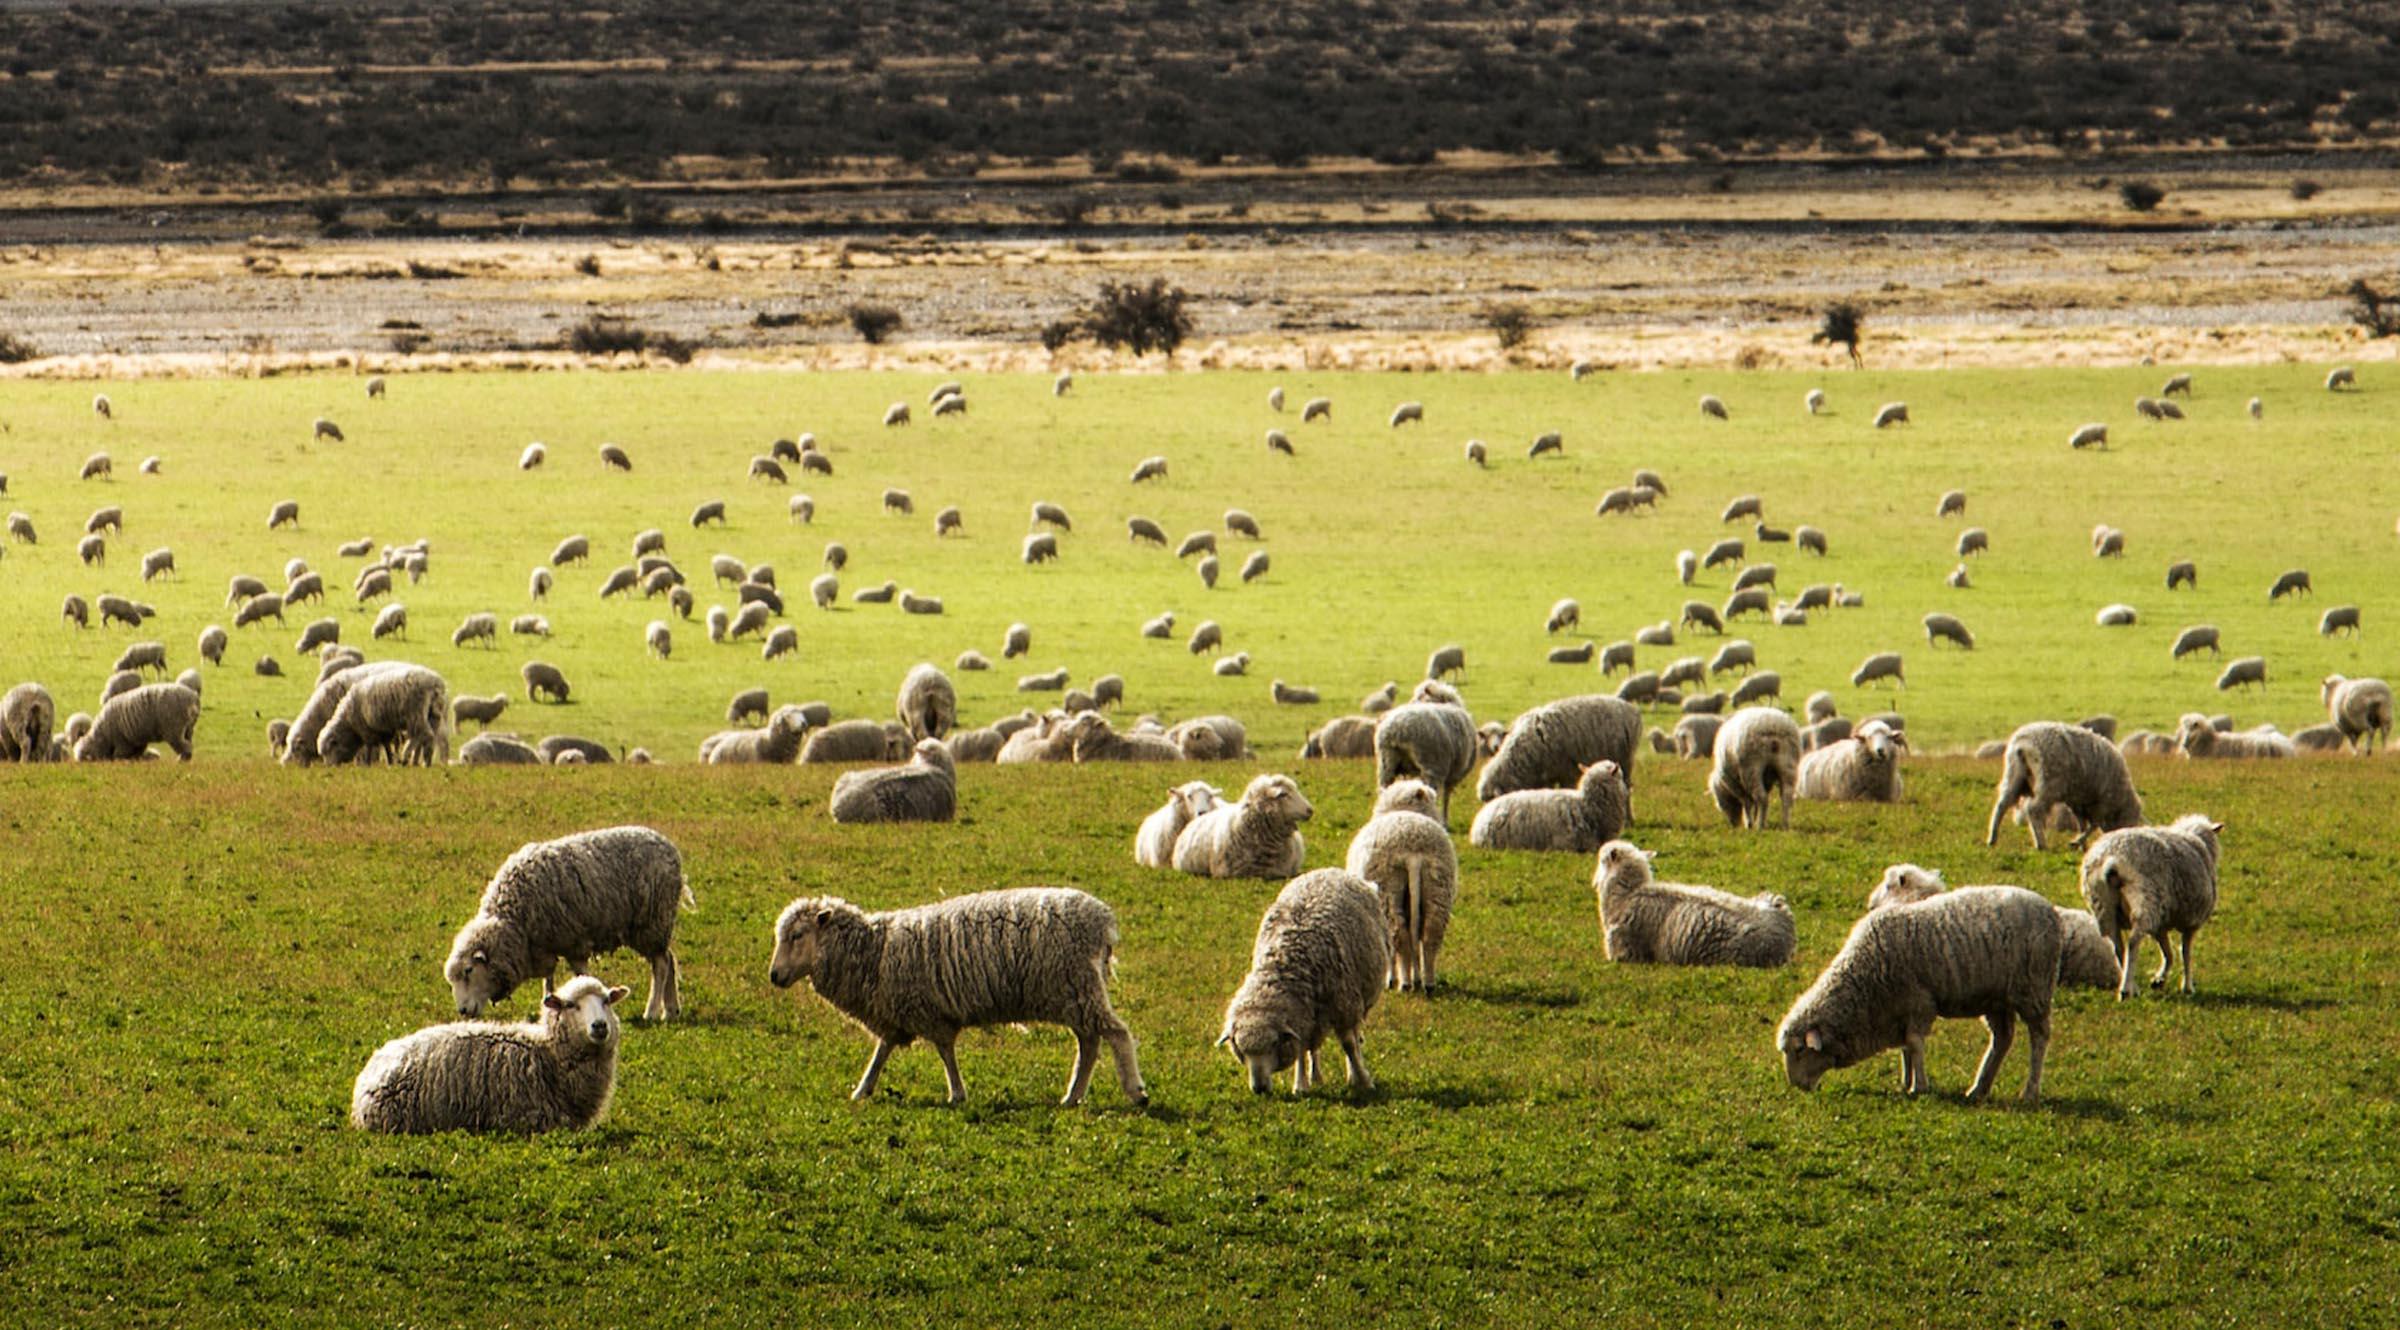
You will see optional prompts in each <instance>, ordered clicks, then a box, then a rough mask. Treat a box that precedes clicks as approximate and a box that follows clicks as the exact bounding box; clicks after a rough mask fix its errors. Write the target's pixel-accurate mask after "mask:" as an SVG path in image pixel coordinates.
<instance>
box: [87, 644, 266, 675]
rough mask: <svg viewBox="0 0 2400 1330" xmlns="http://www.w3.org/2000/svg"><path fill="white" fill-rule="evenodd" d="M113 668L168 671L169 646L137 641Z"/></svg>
mask: <svg viewBox="0 0 2400 1330" xmlns="http://www.w3.org/2000/svg"><path fill="white" fill-rule="evenodd" d="M304 649H305V648H304ZM112 668H114V669H119V670H157V671H158V672H159V673H161V674H164V673H166V672H167V646H166V643H164V642H136V643H134V644H133V645H132V646H129V647H127V648H125V650H124V651H123V652H122V653H120V654H119V655H118V656H117V663H116V665H115V666H113V667H112Z"/></svg>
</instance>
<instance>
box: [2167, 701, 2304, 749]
mask: <svg viewBox="0 0 2400 1330" xmlns="http://www.w3.org/2000/svg"><path fill="white" fill-rule="evenodd" d="M2175 747H2176V748H2177V749H2179V750H2181V751H2182V753H2183V755H2184V756H2185V757H2187V758H2212V757H2221V758H2260V757H2292V756H2295V755H2297V754H2298V752H2299V751H2300V750H2299V748H2298V747H2297V746H2296V745H2294V744H2293V743H2292V741H2291V740H2290V739H2288V738H2286V737H2285V736H2283V735H2281V734H2277V733H2275V732H2274V731H2272V730H2263V729H2262V730H2252V731H2250V732H2248V733H2246V734H2223V733H2220V732H2219V731H2218V730H2217V728H2216V727H2215V726H2214V725H2211V724H2209V720H2208V717H2206V716H2203V715H2201V714H2199V713H2198V712H2187V713H2185V714H2184V717H2183V719H2182V721H2181V722H2179V723H2178V724H2177V725H2176V727H2175Z"/></svg>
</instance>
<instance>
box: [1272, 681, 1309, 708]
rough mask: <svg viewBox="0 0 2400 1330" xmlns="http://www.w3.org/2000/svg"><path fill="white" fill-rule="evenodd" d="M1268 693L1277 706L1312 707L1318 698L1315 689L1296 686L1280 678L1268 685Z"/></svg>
mask: <svg viewBox="0 0 2400 1330" xmlns="http://www.w3.org/2000/svg"><path fill="white" fill-rule="evenodd" d="M1268 694H1269V696H1271V697H1273V698H1274V699H1275V703H1276V705H1278V706H1287V707H1313V706H1315V705H1317V703H1318V701H1319V700H1320V699H1319V698H1318V696H1317V690H1316V689H1314V688H1301V687H1296V686H1294V685H1292V684H1287V683H1285V682H1284V681H1283V680H1281V679H1277V680H1274V681H1273V682H1272V683H1271V684H1270V685H1269V688H1268Z"/></svg>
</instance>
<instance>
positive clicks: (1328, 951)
mask: <svg viewBox="0 0 2400 1330" xmlns="http://www.w3.org/2000/svg"><path fill="white" fill-rule="evenodd" d="M1391 967H1392V944H1391V936H1390V932H1389V930H1388V929H1387V928H1386V926H1385V924H1384V920H1383V911H1382V909H1381V906H1380V903H1379V901H1378V900H1377V896H1376V891H1375V888H1374V887H1373V886H1372V885H1371V884H1369V883H1368V882H1366V881H1365V880H1364V879H1362V878H1359V877H1357V876H1355V875H1353V874H1350V873H1346V872H1343V871H1342V870H1340V869H1335V868H1320V869H1318V870H1317V871H1316V872H1313V873H1309V874H1306V875H1304V876H1301V877H1297V878H1294V879H1293V880H1292V881H1291V882H1290V883H1289V884H1287V885H1286V886H1285V887H1284V889H1283V890H1282V891H1281V892H1280V893H1278V894H1277V896H1276V897H1275V902H1274V904H1272V905H1270V906H1268V907H1267V912H1266V915H1265V916H1264V917H1263V918H1261V919H1260V920H1259V924H1258V939H1257V941H1256V942H1255V943H1253V944H1252V946H1251V949H1250V972H1249V974H1247V975H1245V976H1244V977H1243V979H1242V986H1241V987H1240V988H1238V989H1236V990H1235V991H1234V994H1233V1000H1232V1001H1231V1002H1229V1003H1227V1004H1226V1007H1225V1025H1224V1030H1223V1032H1222V1033H1221V1034H1219V1035H1218V1036H1217V1045H1218V1046H1219V1047H1221V1048H1230V1049H1231V1050H1232V1051H1233V1057H1234V1060H1235V1061H1237V1062H1239V1063H1241V1064H1242V1067H1243V1069H1244V1071H1245V1072H1246V1073H1247V1074H1248V1076H1249V1080H1250V1089H1251V1091H1252V1092H1253V1093H1255V1094H1265V1093H1266V1092H1267V1090H1268V1088H1269V1085H1270V1081H1271V1078H1272V1077H1274V1076H1275V1074H1276V1073H1278V1072H1281V1071H1283V1070H1285V1069H1286V1068H1289V1069H1290V1070H1291V1073H1292V1093H1293V1094H1295V1095H1297V1094H1305V1093H1307V1092H1308V1091H1309V1090H1311V1089H1313V1088H1315V1086H1316V1083H1317V1049H1318V1047H1319V1046H1320V1045H1322V1044H1323V1043H1324V1042H1325V1036H1326V1035H1328V1034H1331V1035H1333V1036H1334V1038H1335V1039H1337V1040H1339V1041H1340V1043H1341V1046H1342V1054H1343V1057H1344V1059H1345V1060H1346V1062H1347V1067H1348V1074H1349V1086H1350V1088H1351V1089H1352V1090H1353V1091H1363V1090H1372V1089H1374V1088H1375V1078H1374V1077H1373V1076H1371V1075H1369V1074H1368V1072H1367V1061H1366V1058H1365V1056H1364V1054H1363V1053H1362V1052H1361V1050H1360V1047H1359V1030H1360V1027H1362V1026H1363V1025H1365V1024H1366V1020H1367V1015H1368V1013H1370V1012H1372V1011H1373V1010H1374V1009H1375V1003H1376V1002H1377V1000H1379V999H1380V998H1381V997H1382V996H1383V989H1384V984H1385V982H1386V977H1387V976H1388V975H1389V974H1390V972H1391Z"/></svg>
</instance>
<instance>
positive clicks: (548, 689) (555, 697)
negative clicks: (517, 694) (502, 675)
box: [517, 660, 569, 703]
mask: <svg viewBox="0 0 2400 1330" xmlns="http://www.w3.org/2000/svg"><path fill="white" fill-rule="evenodd" d="M517 673H518V674H519V675H520V676H521V677H523V679H524V680H525V698H526V700H527V701H529V702H539V701H541V700H542V694H544V693H548V694H549V695H550V700H551V701H552V702H560V703H563V702H565V701H566V700H567V694H568V691H569V690H568V688H567V676H566V675H564V674H561V673H559V670H558V667H557V666H555V665H549V664H545V663H543V662H541V661H538V660H529V661H527V662H525V664H524V665H523V667H521V668H520V669H519V670H518V671H517Z"/></svg>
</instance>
